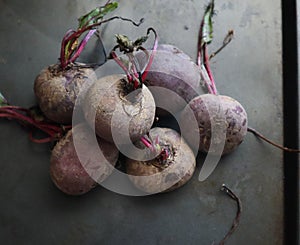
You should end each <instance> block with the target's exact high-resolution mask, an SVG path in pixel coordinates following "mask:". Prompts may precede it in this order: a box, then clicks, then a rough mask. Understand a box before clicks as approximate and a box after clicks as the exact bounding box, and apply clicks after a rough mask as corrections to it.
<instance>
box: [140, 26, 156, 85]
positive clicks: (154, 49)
mask: <svg viewBox="0 0 300 245" xmlns="http://www.w3.org/2000/svg"><path fill="white" fill-rule="evenodd" d="M150 31H152V32H153V33H154V37H155V40H154V44H153V48H152V52H151V55H150V58H149V61H148V63H147V66H146V68H145V71H144V72H143V74H142V81H145V79H146V77H147V74H148V72H149V69H150V67H151V65H152V63H153V59H154V55H155V53H156V50H157V46H158V35H157V32H156V31H155V30H154V29H153V28H152V27H150V28H149V29H148V30H147V35H149V33H150Z"/></svg>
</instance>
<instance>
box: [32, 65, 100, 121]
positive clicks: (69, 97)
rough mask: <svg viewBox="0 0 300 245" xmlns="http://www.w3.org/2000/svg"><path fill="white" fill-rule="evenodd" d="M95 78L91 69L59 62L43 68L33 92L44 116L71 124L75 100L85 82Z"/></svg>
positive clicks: (92, 80)
mask: <svg viewBox="0 0 300 245" xmlns="http://www.w3.org/2000/svg"><path fill="white" fill-rule="evenodd" d="M96 79H97V76H96V74H95V72H94V70H93V69H91V68H83V67H79V66H75V65H70V66H69V67H67V68H66V69H65V70H62V69H61V66H60V65H59V64H55V65H51V66H49V67H47V68H45V69H43V70H42V71H41V72H40V74H39V75H38V76H37V77H36V79H35V81H34V93H35V95H36V98H37V102H38V105H39V107H40V108H41V110H42V112H43V113H44V114H45V116H46V117H47V118H49V119H51V120H53V121H55V122H57V123H62V124H71V122H72V114H73V109H74V105H75V100H76V99H77V95H78V94H79V92H80V90H81V88H82V87H83V85H84V84H85V83H92V82H94V81H95V80H96Z"/></svg>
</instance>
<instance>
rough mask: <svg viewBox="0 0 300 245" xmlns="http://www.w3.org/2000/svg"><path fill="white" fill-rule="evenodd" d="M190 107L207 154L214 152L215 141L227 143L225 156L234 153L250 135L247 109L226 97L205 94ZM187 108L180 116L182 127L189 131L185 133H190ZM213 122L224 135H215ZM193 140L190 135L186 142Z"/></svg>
mask: <svg viewBox="0 0 300 245" xmlns="http://www.w3.org/2000/svg"><path fill="white" fill-rule="evenodd" d="M188 106H189V108H190V109H192V111H193V112H194V115H195V117H196V120H197V122H198V127H199V137H200V144H199V150H200V151H202V152H208V151H209V150H210V152H212V153H213V151H214V149H210V147H211V140H212V138H213V140H214V141H215V142H219V143H220V144H222V143H224V150H223V153H222V154H228V153H230V152H232V151H233V150H235V149H236V148H237V147H238V145H239V144H241V143H242V141H243V139H244V137H245V135H246V134H247V123H248V119H247V113H246V111H245V109H244V108H243V106H242V105H241V104H240V103H239V102H238V101H236V100H234V99H232V98H231V97H228V96H224V95H220V96H217V95H213V94H204V95H200V96H198V97H196V98H194V99H193V100H191V101H190V103H189V105H188ZM187 109H188V108H185V110H183V112H182V114H181V117H182V122H183V125H184V126H183V128H185V129H186V130H185V131H186V132H189V131H188V128H189V127H190V126H189V121H190V120H191V119H190V118H189V117H190V113H189V111H187ZM213 123H214V124H219V125H220V126H221V127H223V128H222V129H221V131H220V132H221V134H220V133H219V132H218V134H219V135H218V134H216V133H215V135H213V136H212V124H213ZM190 133H191V134H192V133H193V132H190ZM222 133H223V134H225V135H224V137H225V138H224V140H225V142H222V140H223V138H222V137H223V136H222ZM190 137H191V135H189V136H188V137H187V138H186V139H187V141H189V138H190Z"/></svg>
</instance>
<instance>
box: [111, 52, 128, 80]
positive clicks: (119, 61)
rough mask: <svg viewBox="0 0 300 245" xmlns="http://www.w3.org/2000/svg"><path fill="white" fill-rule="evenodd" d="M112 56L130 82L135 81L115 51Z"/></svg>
mask: <svg viewBox="0 0 300 245" xmlns="http://www.w3.org/2000/svg"><path fill="white" fill-rule="evenodd" d="M110 54H111V56H112V57H113V59H114V61H116V62H117V64H118V65H119V66H120V67H121V68H122V69H123V71H124V72H125V73H126V76H127V79H128V81H129V82H131V81H132V80H133V78H132V76H131V74H130V72H129V71H128V69H127V67H126V66H125V65H124V64H123V63H122V61H121V60H120V59H119V58H118V56H117V54H116V52H115V51H112V52H111V53H110Z"/></svg>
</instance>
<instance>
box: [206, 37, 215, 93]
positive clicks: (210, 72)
mask: <svg viewBox="0 0 300 245" xmlns="http://www.w3.org/2000/svg"><path fill="white" fill-rule="evenodd" d="M203 50H204V66H205V68H206V71H207V74H208V76H209V79H210V82H211V88H212V93H213V94H217V93H218V92H217V88H216V84H215V80H214V77H213V73H212V71H211V68H210V64H209V55H208V51H207V44H206V43H205V44H204V45H203Z"/></svg>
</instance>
